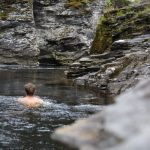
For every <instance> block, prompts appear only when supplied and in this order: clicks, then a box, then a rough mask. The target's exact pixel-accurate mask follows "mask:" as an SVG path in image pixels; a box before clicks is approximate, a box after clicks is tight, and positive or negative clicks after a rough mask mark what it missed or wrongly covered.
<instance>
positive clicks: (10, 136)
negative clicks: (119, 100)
mask: <svg viewBox="0 0 150 150" xmlns="http://www.w3.org/2000/svg"><path fill="white" fill-rule="evenodd" d="M30 81H32V82H34V83H35V84H36V85H37V95H39V96H41V97H42V98H43V100H44V106H43V107H40V108H38V109H25V108H24V107H23V106H22V105H19V104H18V103H17V102H16V99H17V98H18V97H19V96H21V95H24V89H23V85H24V84H25V83H27V82H30ZM0 87H1V88H0V95H1V96H0V116H1V118H0V127H1V128H0V133H1V136H0V149H42V150H66V148H65V147H64V146H63V145H61V144H58V143H56V142H55V141H52V140H51V138H50V136H51V133H52V132H53V131H54V129H55V128H57V127H60V126H62V125H66V124H69V123H72V122H73V121H74V120H75V119H77V118H83V117H87V116H88V115H89V114H91V113H94V112H97V111H99V110H101V109H102V106H99V105H98V104H101V103H103V101H102V100H101V99H99V98H97V95H96V94H95V93H94V92H92V91H85V90H84V89H80V90H78V89H76V88H75V87H73V86H72V81H71V80H67V79H65V78H64V76H63V69H52V68H30V69H29V68H19V69H18V68H15V67H14V68H12V69H10V68H8V67H3V68H1V69H0ZM92 98H95V99H96V100H95V101H91V102H90V101H89V99H91V100H92Z"/></svg>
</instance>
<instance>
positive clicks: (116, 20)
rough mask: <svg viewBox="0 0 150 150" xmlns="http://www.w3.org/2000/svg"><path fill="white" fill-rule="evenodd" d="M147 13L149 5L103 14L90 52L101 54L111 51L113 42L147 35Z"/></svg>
mask: <svg viewBox="0 0 150 150" xmlns="http://www.w3.org/2000/svg"><path fill="white" fill-rule="evenodd" d="M135 10H136V11H135ZM149 13H150V4H145V5H139V6H136V7H131V6H129V7H124V8H121V9H114V10H110V11H107V12H105V13H104V15H103V16H101V17H100V20H99V22H98V24H97V29H96V34H95V38H94V41H93V43H92V46H91V50H90V52H91V53H103V52H105V51H109V50H111V45H112V43H113V42H114V41H115V40H118V39H121V38H123V39H125V38H133V37H134V36H136V35H138V34H143V33H149V32H150V27H149V23H150V15H149Z"/></svg>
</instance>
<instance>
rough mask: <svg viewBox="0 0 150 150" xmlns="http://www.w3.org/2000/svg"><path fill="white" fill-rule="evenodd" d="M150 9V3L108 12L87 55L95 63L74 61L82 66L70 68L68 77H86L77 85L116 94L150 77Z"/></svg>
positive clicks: (79, 79) (78, 79)
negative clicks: (89, 53)
mask: <svg viewBox="0 0 150 150" xmlns="http://www.w3.org/2000/svg"><path fill="white" fill-rule="evenodd" d="M149 7H150V3H147V4H142V5H136V6H130V7H126V8H122V9H117V10H113V11H110V12H106V13H104V16H103V17H102V18H101V19H100V24H99V26H98V28H97V33H96V36H95V39H94V41H93V45H92V47H91V55H89V56H87V58H88V59H90V61H91V62H90V63H83V62H82V63H80V64H79V63H78V62H80V61H76V62H74V64H78V66H77V65H76V66H72V65H70V67H69V70H68V71H67V75H68V77H79V76H82V78H81V77H79V78H77V79H76V83H77V85H80V83H81V84H83V82H79V81H81V80H84V83H85V84H86V86H88V87H91V88H93V87H97V88H99V89H100V90H103V91H106V92H109V93H111V94H114V95H117V94H119V93H121V92H123V91H125V90H126V89H128V88H129V87H131V86H133V85H135V84H136V83H137V82H138V81H139V80H140V79H142V78H148V77H150V70H149V67H150V55H149V54H150V26H149V24H150V15H149V13H150V9H149ZM106 35H107V36H106ZM108 43H109V44H108ZM93 68H97V70H99V71H96V70H94V69H93ZM91 72H92V73H91ZM85 74H86V75H85ZM83 75H85V76H83Z"/></svg>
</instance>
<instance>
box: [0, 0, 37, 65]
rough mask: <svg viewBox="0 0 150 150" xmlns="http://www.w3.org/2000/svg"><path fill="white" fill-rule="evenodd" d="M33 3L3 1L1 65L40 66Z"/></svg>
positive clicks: (1, 10) (27, 0)
mask: <svg viewBox="0 0 150 150" xmlns="http://www.w3.org/2000/svg"><path fill="white" fill-rule="evenodd" d="M38 56H39V49H38V46H37V41H36V32H35V28H34V19H33V14H32V2H31V1H29V0H12V1H10V0H2V1H1V4H0V63H1V64H23V65H38Z"/></svg>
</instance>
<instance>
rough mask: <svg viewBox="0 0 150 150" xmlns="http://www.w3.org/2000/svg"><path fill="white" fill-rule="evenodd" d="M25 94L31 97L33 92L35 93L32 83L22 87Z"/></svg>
mask: <svg viewBox="0 0 150 150" xmlns="http://www.w3.org/2000/svg"><path fill="white" fill-rule="evenodd" d="M24 88H25V91H26V94H27V95H29V96H33V94H34V92H35V85H34V84H33V83H27V84H25V86H24Z"/></svg>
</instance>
